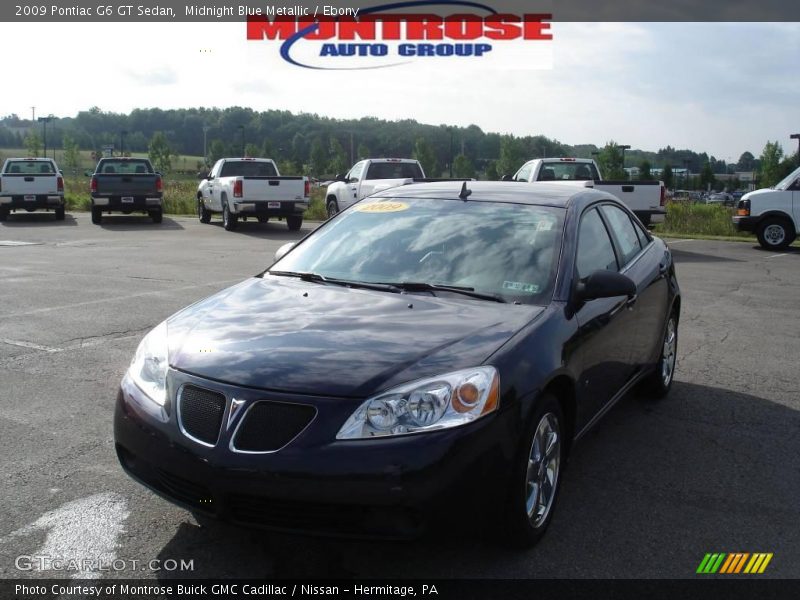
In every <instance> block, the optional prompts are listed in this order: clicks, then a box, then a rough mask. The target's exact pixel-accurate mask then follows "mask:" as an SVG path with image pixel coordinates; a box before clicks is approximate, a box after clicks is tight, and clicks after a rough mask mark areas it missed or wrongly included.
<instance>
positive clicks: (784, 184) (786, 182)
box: [775, 168, 800, 190]
mask: <svg viewBox="0 0 800 600" xmlns="http://www.w3.org/2000/svg"><path fill="white" fill-rule="evenodd" d="M798 178H800V168H798V169H795V170H794V171H792V172H791V173H789V175H787V176H786V177H785V178H783V179H782V180H781V181H780V182H779V183H778V184H777V185H776V186H775V189H776V190H785V189H787V188H788V187H789V186H790V185H792V183H794V182H795V180H797V179H798Z"/></svg>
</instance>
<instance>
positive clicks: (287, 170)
mask: <svg viewBox="0 0 800 600" xmlns="http://www.w3.org/2000/svg"><path fill="white" fill-rule="evenodd" d="M278 171H280V173H281V175H299V174H300V169H299V168H298V166H297V163H296V162H294V161H293V160H288V159H287V160H282V161H281V162H280V163H279V164H278Z"/></svg>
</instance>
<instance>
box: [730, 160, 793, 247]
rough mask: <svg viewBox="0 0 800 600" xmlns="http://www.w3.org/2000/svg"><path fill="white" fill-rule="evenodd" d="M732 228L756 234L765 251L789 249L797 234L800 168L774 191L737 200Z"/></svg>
mask: <svg viewBox="0 0 800 600" xmlns="http://www.w3.org/2000/svg"><path fill="white" fill-rule="evenodd" d="M733 224H734V225H735V226H736V228H737V229H738V230H739V231H749V232H752V233H755V234H756V237H757V238H758V243H759V244H761V247H762V248H765V249H767V250H782V249H783V248H786V247H787V246H789V245H790V244H791V243H792V242H793V241H794V240H795V239H796V238H797V232H798V231H800V228H799V227H798V225H800V168H798V169H795V170H794V171H793V172H792V173H790V174H789V175H788V176H787V177H785V178H784V179H783V180H782V181H781V182H779V183H778V184H777V185H775V187H771V188H766V189H761V190H755V191H752V192H748V193H746V194H745V195H744V196H742V199H741V200H739V203H738V205H737V210H736V215H735V216H734V217H733Z"/></svg>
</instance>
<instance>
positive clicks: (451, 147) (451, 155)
mask: <svg viewBox="0 0 800 600" xmlns="http://www.w3.org/2000/svg"><path fill="white" fill-rule="evenodd" d="M447 129H449V130H450V179H452V178H453V128H452V127H448V128H447Z"/></svg>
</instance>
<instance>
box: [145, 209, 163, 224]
mask: <svg viewBox="0 0 800 600" xmlns="http://www.w3.org/2000/svg"><path fill="white" fill-rule="evenodd" d="M147 214H149V215H150V218H151V219H153V223H161V221H163V220H164V211H163V209H161V208H159V209H158V210H151V211H148V213H147Z"/></svg>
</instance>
